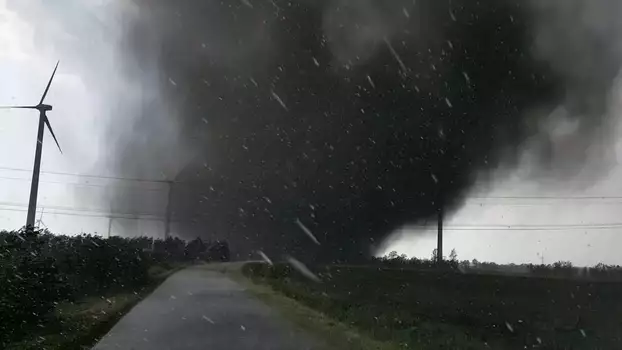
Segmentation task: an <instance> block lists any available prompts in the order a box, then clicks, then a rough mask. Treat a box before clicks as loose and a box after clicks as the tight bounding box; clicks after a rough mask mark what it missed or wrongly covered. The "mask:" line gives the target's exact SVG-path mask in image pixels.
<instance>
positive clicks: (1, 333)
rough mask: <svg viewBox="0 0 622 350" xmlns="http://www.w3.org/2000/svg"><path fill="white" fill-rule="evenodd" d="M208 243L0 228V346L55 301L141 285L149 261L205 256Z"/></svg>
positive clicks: (31, 326) (38, 320)
mask: <svg viewBox="0 0 622 350" xmlns="http://www.w3.org/2000/svg"><path fill="white" fill-rule="evenodd" d="M212 246H214V245H213V244H206V243H203V242H202V241H200V240H199V239H196V240H194V241H191V242H189V243H186V242H185V241H183V240H180V239H178V238H169V239H167V240H153V239H150V238H133V239H128V238H121V237H111V238H107V239H106V238H102V237H99V236H92V235H81V236H76V237H68V236H58V235H53V234H51V233H49V232H47V231H37V230H21V231H15V232H6V231H3V232H0V349H1V348H4V347H5V346H6V344H7V343H10V342H12V341H16V340H19V339H21V338H22V337H23V336H24V335H26V334H29V333H31V332H32V331H33V330H35V329H37V328H39V327H42V326H43V324H44V323H45V322H46V319H47V318H48V317H49V315H50V314H51V311H52V310H53V308H54V307H55V306H56V305H57V304H58V303H60V302H66V301H74V300H78V299H80V298H83V297H86V296H102V295H104V294H105V293H111V292H114V291H131V290H135V289H138V288H141V287H143V286H145V285H146V284H147V283H148V282H149V275H148V270H149V268H150V267H151V266H153V265H154V264H168V263H175V262H184V261H190V260H196V259H206V258H209V256H206V252H207V251H208V248H209V247H212ZM215 246H216V247H218V248H219V249H222V247H223V246H225V247H226V243H225V244H223V243H220V244H216V245H215ZM226 248H227V256H228V247H226Z"/></svg>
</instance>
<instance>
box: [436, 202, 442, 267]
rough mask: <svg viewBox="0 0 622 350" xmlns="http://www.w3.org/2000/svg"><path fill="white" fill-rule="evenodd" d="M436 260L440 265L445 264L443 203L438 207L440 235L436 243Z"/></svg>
mask: <svg viewBox="0 0 622 350" xmlns="http://www.w3.org/2000/svg"><path fill="white" fill-rule="evenodd" d="M436 260H437V262H438V263H439V264H440V263H442V262H443V203H442V202H439V207H438V234H437V241H436Z"/></svg>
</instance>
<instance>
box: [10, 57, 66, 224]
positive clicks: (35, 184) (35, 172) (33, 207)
mask: <svg viewBox="0 0 622 350" xmlns="http://www.w3.org/2000/svg"><path fill="white" fill-rule="evenodd" d="M59 63H60V62H56V67H54V72H52V77H50V81H49V82H48V85H47V86H46V87H45V91H44V92H43V96H41V101H39V104H38V105H36V106H4V107H0V109H36V110H38V111H39V129H38V130H37V144H36V150H35V165H34V167H33V169H32V183H31V184H30V200H29V201H28V216H27V217H26V227H27V228H34V226H35V214H36V212H37V194H38V192H39V173H40V170H41V153H42V151H43V132H44V131H45V127H46V126H47V128H48V130H49V131H50V134H52V137H53V138H54V142H56V146H57V147H58V150H59V151H60V153H63V151H62V150H61V148H60V145H59V144H58V140H57V139H56V135H54V130H52V125H50V121H49V119H48V117H47V115H46V112H47V111H51V110H52V106H51V105H47V104H44V103H43V101H44V100H45V97H46V96H47V94H48V91H50V85H52V80H53V79H54V75H55V74H56V70H57V69H58V64H59Z"/></svg>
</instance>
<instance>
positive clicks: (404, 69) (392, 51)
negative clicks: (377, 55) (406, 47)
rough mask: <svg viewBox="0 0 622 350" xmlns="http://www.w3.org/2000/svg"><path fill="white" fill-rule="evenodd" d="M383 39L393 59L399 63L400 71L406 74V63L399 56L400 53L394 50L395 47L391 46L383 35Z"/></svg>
mask: <svg viewBox="0 0 622 350" xmlns="http://www.w3.org/2000/svg"><path fill="white" fill-rule="evenodd" d="M383 40H384V43H385V44H387V47H388V48H389V51H391V55H393V57H395V60H396V61H397V63H399V64H400V67H401V68H402V73H404V74H407V73H408V68H406V65H405V64H404V61H402V58H401V57H400V55H399V54H398V53H397V51H395V49H394V48H393V45H391V42H390V41H389V39H387V38H386V37H385V38H384V39H383Z"/></svg>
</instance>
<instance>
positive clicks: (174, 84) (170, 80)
mask: <svg viewBox="0 0 622 350" xmlns="http://www.w3.org/2000/svg"><path fill="white" fill-rule="evenodd" d="M168 82H169V83H171V85H173V86H177V83H176V82H175V80H173V79H171V78H168Z"/></svg>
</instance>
